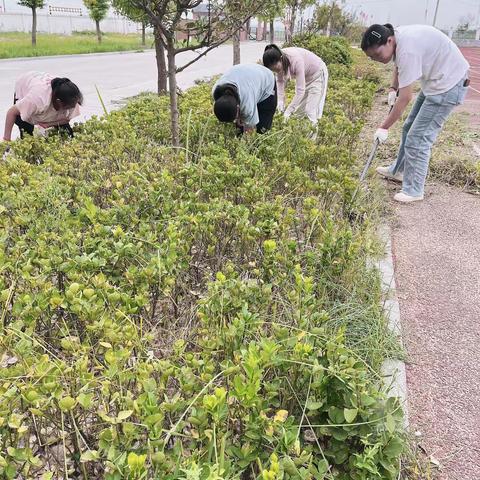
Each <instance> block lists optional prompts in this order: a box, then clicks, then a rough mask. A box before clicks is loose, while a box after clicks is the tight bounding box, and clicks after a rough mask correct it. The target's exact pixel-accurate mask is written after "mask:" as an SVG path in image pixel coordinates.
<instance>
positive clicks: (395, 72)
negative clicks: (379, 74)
mask: <svg viewBox="0 0 480 480" xmlns="http://www.w3.org/2000/svg"><path fill="white" fill-rule="evenodd" d="M390 88H393V89H394V90H398V68H397V67H395V68H394V69H393V78H392V84H391V86H390Z"/></svg>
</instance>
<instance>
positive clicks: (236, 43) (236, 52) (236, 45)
mask: <svg viewBox="0 0 480 480" xmlns="http://www.w3.org/2000/svg"><path fill="white" fill-rule="evenodd" d="M239 63H240V30H238V31H236V32H235V35H234V36H233V64H234V65H238V64H239Z"/></svg>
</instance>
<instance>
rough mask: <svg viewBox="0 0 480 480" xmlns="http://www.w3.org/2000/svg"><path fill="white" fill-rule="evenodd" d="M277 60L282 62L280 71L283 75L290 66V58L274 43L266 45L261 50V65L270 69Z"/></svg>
mask: <svg viewBox="0 0 480 480" xmlns="http://www.w3.org/2000/svg"><path fill="white" fill-rule="evenodd" d="M278 62H282V71H283V74H284V75H285V74H286V73H287V72H288V69H289V67H290V60H289V59H288V57H287V56H286V55H285V54H284V53H283V52H282V51H281V50H280V48H278V46H277V45H275V44H274V43H272V44H270V45H267V46H266V47H265V51H264V52H263V65H264V66H265V67H267V68H269V69H270V70H271V69H272V67H273V66H274V65H276V64H277V63H278Z"/></svg>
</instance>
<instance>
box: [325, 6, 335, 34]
mask: <svg viewBox="0 0 480 480" xmlns="http://www.w3.org/2000/svg"><path fill="white" fill-rule="evenodd" d="M334 9H335V0H332V8H331V9H330V14H329V15H328V23H327V37H330V35H331V34H332V17H333V10H334Z"/></svg>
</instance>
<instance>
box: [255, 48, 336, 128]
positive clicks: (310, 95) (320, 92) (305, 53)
mask: <svg viewBox="0 0 480 480" xmlns="http://www.w3.org/2000/svg"><path fill="white" fill-rule="evenodd" d="M263 64H264V65H265V66H266V67H267V68H269V69H270V70H272V71H273V72H275V73H276V74H277V75H278V77H277V80H278V105H279V109H280V110H281V111H283V110H285V113H284V116H285V118H289V117H290V116H291V115H296V116H299V117H302V116H303V117H308V119H309V120H310V121H311V122H312V123H313V124H314V125H316V124H317V121H318V120H319V119H320V118H321V117H322V115H323V108H324V106H325V98H326V96H327V85H328V69H327V66H326V65H325V62H324V61H323V60H322V59H321V58H320V57H318V56H317V55H315V54H314V53H312V52H310V51H309V50H305V49H304V48H297V47H288V48H284V49H283V50H280V48H278V47H277V46H276V45H273V44H272V45H267V46H266V47H265V52H264V54H263ZM290 78H295V97H294V98H293V100H292V102H291V103H290V105H289V106H288V107H287V108H286V109H285V85H286V83H287V82H288V80H289V79H290Z"/></svg>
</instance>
